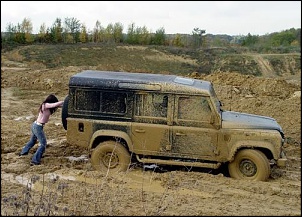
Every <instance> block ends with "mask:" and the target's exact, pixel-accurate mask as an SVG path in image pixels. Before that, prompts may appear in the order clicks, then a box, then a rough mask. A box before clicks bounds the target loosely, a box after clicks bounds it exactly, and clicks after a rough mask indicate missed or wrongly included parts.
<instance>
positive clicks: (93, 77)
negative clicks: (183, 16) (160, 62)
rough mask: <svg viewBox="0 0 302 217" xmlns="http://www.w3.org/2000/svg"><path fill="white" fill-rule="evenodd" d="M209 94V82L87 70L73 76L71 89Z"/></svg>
mask: <svg viewBox="0 0 302 217" xmlns="http://www.w3.org/2000/svg"><path fill="white" fill-rule="evenodd" d="M72 86H77V87H90V88H104V89H127V90H129V89H131V90H154V91H156V90H157V91H158V90H161V91H165V92H183V93H185V92H190V93H192V92H196V93H208V92H209V91H210V88H212V84H211V83H210V82H208V81H203V80H198V79H192V78H186V77H182V76H177V75H164V74H151V73H134V72H116V71H96V70H86V71H82V72H80V73H77V74H75V75H73V76H71V78H70V80H69V87H72Z"/></svg>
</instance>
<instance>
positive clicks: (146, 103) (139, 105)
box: [135, 93, 168, 117]
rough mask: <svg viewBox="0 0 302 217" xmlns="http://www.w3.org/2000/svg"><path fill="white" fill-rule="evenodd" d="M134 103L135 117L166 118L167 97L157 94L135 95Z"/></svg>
mask: <svg viewBox="0 0 302 217" xmlns="http://www.w3.org/2000/svg"><path fill="white" fill-rule="evenodd" d="M135 101H136V108H135V115H136V116H151V117H167V108H168V96H167V95H165V94H158V93H147V94H137V95H136V96H135Z"/></svg>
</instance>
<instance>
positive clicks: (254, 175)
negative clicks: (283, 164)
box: [228, 149, 270, 181]
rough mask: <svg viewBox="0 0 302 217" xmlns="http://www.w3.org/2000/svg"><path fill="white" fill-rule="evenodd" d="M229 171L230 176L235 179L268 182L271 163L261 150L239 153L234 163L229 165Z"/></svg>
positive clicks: (245, 150) (246, 150) (247, 150)
mask: <svg viewBox="0 0 302 217" xmlns="http://www.w3.org/2000/svg"><path fill="white" fill-rule="evenodd" d="M228 169H229V174H230V176H231V177H233V178H235V179H247V180H254V181H266V180H267V179H268V177H269V176H270V165H269V161H268V159H267V157H266V156H265V155H264V154H263V153H262V152H261V151H259V150H252V149H244V150H241V151H239V152H238V153H237V154H236V156H235V159H234V161H232V162H231V163H229V165H228Z"/></svg>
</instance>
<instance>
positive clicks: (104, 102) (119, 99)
mask: <svg viewBox="0 0 302 217" xmlns="http://www.w3.org/2000/svg"><path fill="white" fill-rule="evenodd" d="M126 99H127V95H126V94H125V93H115V92H104V93H102V94H101V111H102V112H104V113H125V112H126Z"/></svg>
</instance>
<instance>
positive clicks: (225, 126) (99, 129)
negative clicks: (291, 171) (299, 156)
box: [62, 70, 287, 181]
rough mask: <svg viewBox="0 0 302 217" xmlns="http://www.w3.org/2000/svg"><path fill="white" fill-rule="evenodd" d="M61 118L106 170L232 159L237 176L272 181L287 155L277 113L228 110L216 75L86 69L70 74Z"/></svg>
mask: <svg viewBox="0 0 302 217" xmlns="http://www.w3.org/2000/svg"><path fill="white" fill-rule="evenodd" d="M62 123H63V127H64V128H65V130H67V142H68V144H72V145H78V146H83V147H87V148H89V150H91V156H90V157H91V163H92V166H93V167H94V168H95V169H96V170H100V171H107V170H108V171H110V172H121V171H126V170H127V169H128V167H129V165H130V164H131V161H132V160H137V161H138V162H141V163H148V164H156V165H178V166H191V167H201V168H212V169H218V168H219V167H220V166H221V165H227V168H228V171H229V175H230V176H231V177H233V178H235V179H246V180H258V181H266V180H267V179H268V178H269V176H270V173H271V168H272V166H278V167H284V166H285V165H286V161H287V159H286V155H285V152H284V150H283V144H284V133H283V131H282V128H281V126H280V125H279V124H278V123H277V122H276V120H275V119H273V118H271V117H266V116H259V115H254V114H246V113H239V112H233V111H225V110H223V109H222V108H221V102H220V101H219V99H218V98H217V96H216V94H215V90H214V88H213V85H212V83H211V82H209V81H204V80H199V79H191V78H187V77H182V76H177V75H163V74H150V73H132V72H131V73H130V72H114V71H93V70H86V71H82V72H80V73H78V74H75V75H73V76H71V77H70V80H69V92H68V96H66V98H65V100H64V104H63V109H62Z"/></svg>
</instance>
